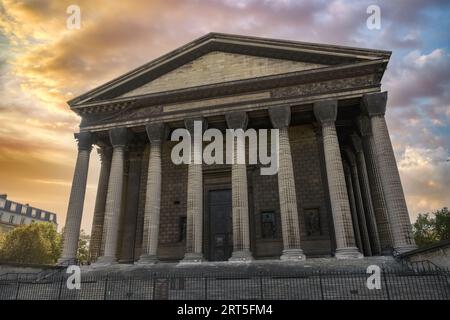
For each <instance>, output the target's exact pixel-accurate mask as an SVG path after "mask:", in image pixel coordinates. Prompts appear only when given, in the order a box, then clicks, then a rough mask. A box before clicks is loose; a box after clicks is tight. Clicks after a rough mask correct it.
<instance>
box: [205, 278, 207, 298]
mask: <svg viewBox="0 0 450 320" xmlns="http://www.w3.org/2000/svg"><path fill="white" fill-rule="evenodd" d="M205 300H208V276H205Z"/></svg>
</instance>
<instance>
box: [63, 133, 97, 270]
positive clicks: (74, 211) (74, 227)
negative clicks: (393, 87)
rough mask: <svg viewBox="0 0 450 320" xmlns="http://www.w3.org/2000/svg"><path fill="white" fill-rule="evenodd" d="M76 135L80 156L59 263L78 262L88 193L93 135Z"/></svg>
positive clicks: (71, 192) (73, 181)
mask: <svg viewBox="0 0 450 320" xmlns="http://www.w3.org/2000/svg"><path fill="white" fill-rule="evenodd" d="M75 137H76V138H77V139H78V156H77V161H76V164H75V172H74V175H73V180H72V189H71V191H70V198H69V205H68V208H67V217H66V224H65V227H64V239H63V250H62V255H61V258H60V259H59V260H58V263H59V264H73V263H75V262H76V256H77V249H78V239H79V237H80V226H81V219H82V216H83V206H84V197H85V194H86V182H87V175H88V169H89V156H90V153H91V143H92V137H91V134H90V133H87V132H83V133H79V134H76V135H75Z"/></svg>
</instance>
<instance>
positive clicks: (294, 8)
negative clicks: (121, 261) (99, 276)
mask: <svg viewBox="0 0 450 320" xmlns="http://www.w3.org/2000/svg"><path fill="white" fill-rule="evenodd" d="M73 4H74V5H78V6H79V7H80V9H81V28H80V29H74V30H69V29H67V27H66V20H67V18H68V16H69V14H67V12H66V11H67V7H68V6H70V5H73ZM372 4H376V5H378V6H379V7H380V9H381V29H380V30H369V29H368V28H367V26H366V20H367V18H368V16H369V15H368V14H367V13H366V9H367V7H368V6H369V5H372ZM449 7H450V2H449V1H447V0H443V1H439V0H436V1H432V0H396V1H392V0H391V1H375V0H372V1H346V0H335V1H318V0H314V1H294V0H292V1H289V0H280V1H261V0H258V1H256V0H254V1H252V0H242V1H233V0H228V1H227V0H224V1H214V0H213V1H194V0H193V1H189V0H183V1H181V0H161V1H158V0H152V1H142V0H136V1H113V0H110V1H106V0H100V1H89V0H86V1H76V0H70V1H65V0H57V1H56V0H55V1H44V0H42V1H37V0H30V1H10V0H0V193H7V194H8V197H9V198H10V199H11V200H15V201H18V202H26V203H30V204H31V205H33V206H37V207H41V208H43V209H47V210H51V211H54V212H57V213H58V219H59V222H60V226H61V225H63V224H64V221H65V215H66V209H67V202H68V196H69V192H70V184H71V179H72V174H73V168H74V164H75V163H74V162H75V158H76V144H75V142H74V139H73V132H75V131H77V130H78V124H79V121H80V119H79V118H78V117H77V116H76V115H75V114H74V113H72V112H71V111H70V110H69V107H68V105H67V104H66V101H67V100H69V99H71V98H73V97H75V96H77V95H79V94H81V93H83V92H85V91H86V90H88V89H91V88H93V87H95V86H97V85H100V84H102V83H104V82H106V81H108V80H110V79H112V78H114V77H117V76H119V75H121V74H122V73H124V72H126V71H129V70H130V69H132V68H135V67H137V66H139V65H141V64H144V63H146V62H148V61H150V60H152V59H154V58H157V57H158V56H160V55H162V54H164V53H166V52H168V51H170V50H172V49H175V48H177V47H179V46H181V45H183V44H185V43H187V42H189V41H191V40H193V39H195V38H197V37H200V36H202V35H204V34H205V33H208V32H212V31H215V32H225V33H237V34H243V35H253V36H261V37H271V38H281V39H290V40H298V41H311V42H322V43H330V44H340V45H349V46H357V47H368V48H377V49H386V50H391V51H393V55H392V58H391V62H390V64H389V66H388V70H387V72H386V74H385V77H384V79H383V89H384V90H388V91H389V101H388V111H387V120H388V125H389V126H390V127H389V128H390V132H391V135H392V141H393V144H394V148H395V152H396V156H397V161H398V165H399V169H400V173H401V178H402V182H403V186H404V190H405V193H406V199H407V202H408V207H409V212H410V215H411V218H412V220H414V219H415V217H416V216H417V214H418V213H419V212H426V211H430V210H434V209H438V208H441V207H443V206H449V205H450V192H449V190H448V189H449V186H450V161H448V159H449V149H450V125H449V124H450V59H449V58H450V42H449V39H450V10H449V9H450V8H449ZM98 172H99V160H98V156H97V154H96V153H95V152H93V153H92V156H91V168H90V171H89V181H88V189H87V195H86V204H85V213H84V217H83V222H82V228H83V229H85V230H87V231H90V224H91V221H92V211H93V206H94V199H95V192H96V183H97V179H98V174H99V173H98Z"/></svg>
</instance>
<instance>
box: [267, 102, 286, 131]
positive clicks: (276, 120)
mask: <svg viewBox="0 0 450 320" xmlns="http://www.w3.org/2000/svg"><path fill="white" fill-rule="evenodd" d="M269 117H270V121H271V122H272V125H273V127H274V128H275V129H280V128H285V127H289V124H290V123H291V107H289V106H284V107H271V108H269Z"/></svg>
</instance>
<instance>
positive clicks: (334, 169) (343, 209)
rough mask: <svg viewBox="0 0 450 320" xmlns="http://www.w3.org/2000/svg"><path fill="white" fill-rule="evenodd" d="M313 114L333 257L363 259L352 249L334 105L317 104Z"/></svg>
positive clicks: (351, 234)
mask: <svg viewBox="0 0 450 320" xmlns="http://www.w3.org/2000/svg"><path fill="white" fill-rule="evenodd" d="M314 114H315V116H316V119H317V120H318V121H319V122H320V123H321V125H322V135H323V147H324V154H325V164H326V171H327V180H328V189H329V192H330V202H331V211H332V214H333V221H334V230H335V235H336V253H335V257H336V258H338V259H348V258H362V254H361V253H360V252H359V251H358V248H356V246H355V235H354V233H353V226H352V217H351V212H350V204H349V201H348V194H347V189H346V185H345V177H344V169H343V167H342V158H341V152H340V149H339V141H338V137H337V132H336V126H335V121H336V116H337V101H336V100H327V101H320V102H316V103H315V104H314Z"/></svg>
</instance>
